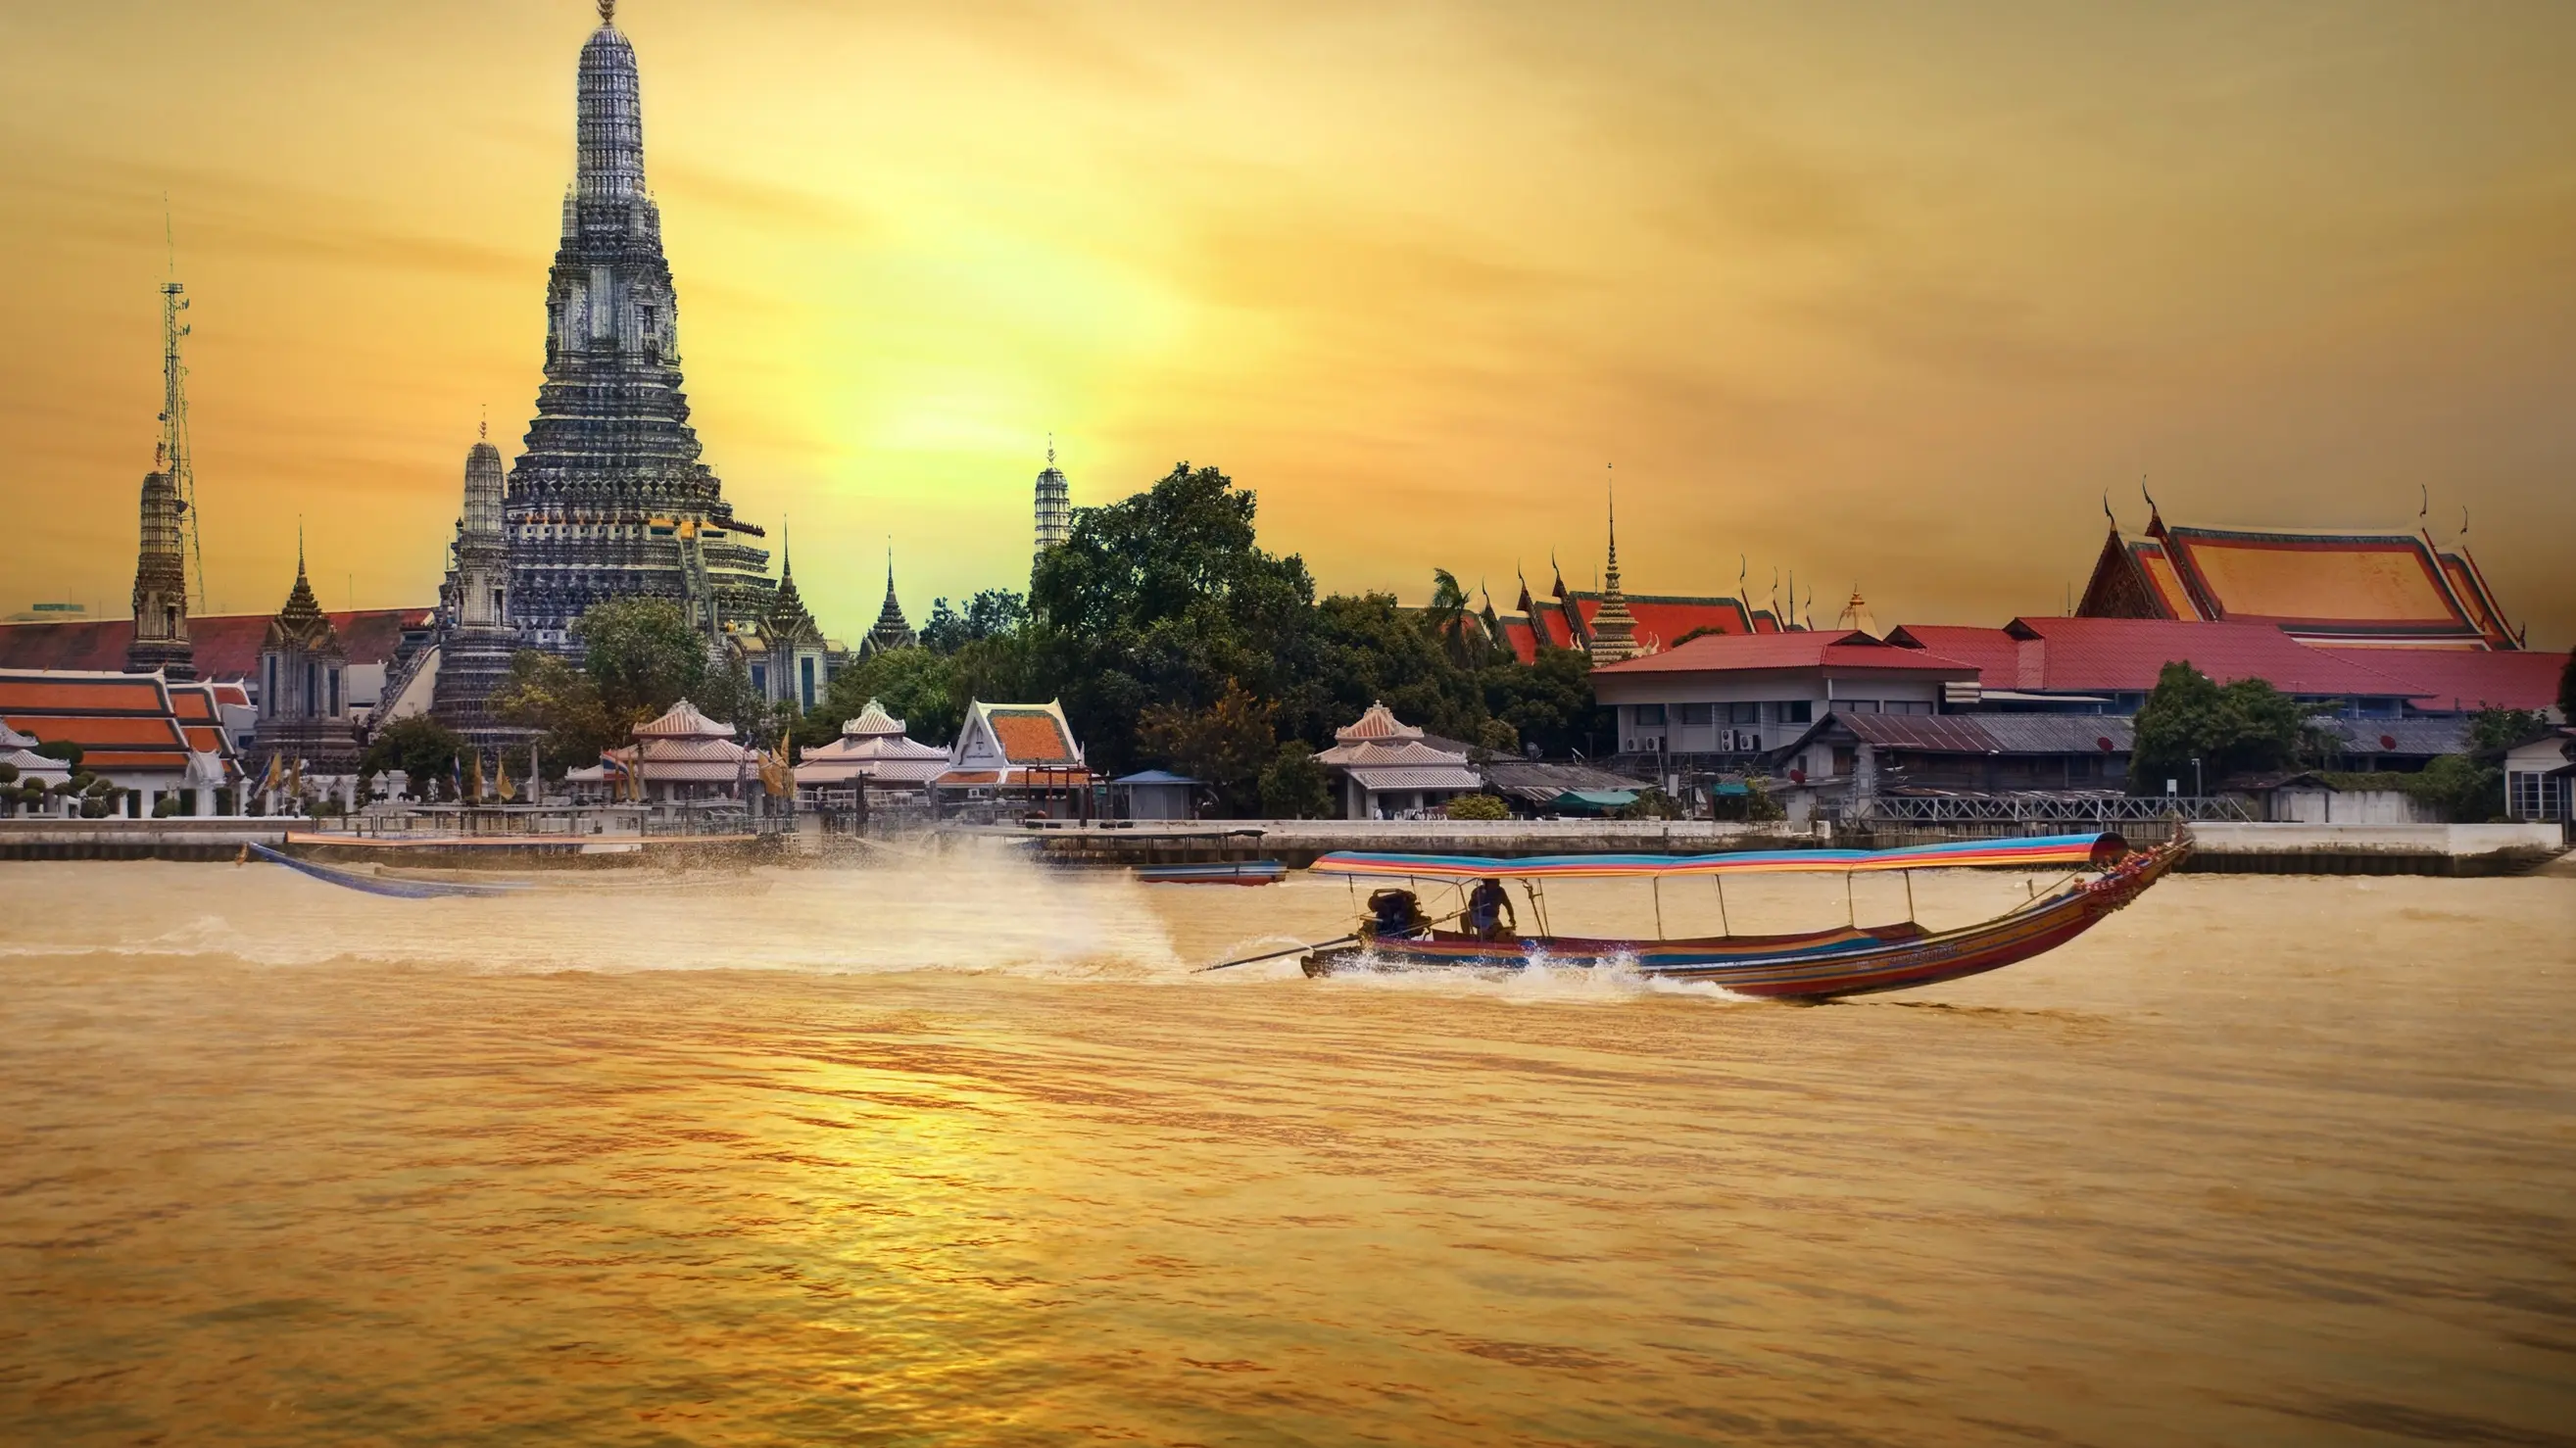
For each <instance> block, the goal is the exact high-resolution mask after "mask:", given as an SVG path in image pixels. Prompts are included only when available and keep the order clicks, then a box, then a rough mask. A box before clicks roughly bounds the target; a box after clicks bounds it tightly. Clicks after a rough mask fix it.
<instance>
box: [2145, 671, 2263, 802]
mask: <svg viewBox="0 0 2576 1448" xmlns="http://www.w3.org/2000/svg"><path fill="white" fill-rule="evenodd" d="M2306 723H2307V714H2306V711H2305V710H2303V709H2301V708H2300V707H2299V704H2298V701H2297V700H2295V699H2292V698H2291V697H2290V696H2288V695H2287V694H2284V693H2282V692H2281V691H2280V690H2278V689H2275V688H2273V687H2272V686H2271V685H2270V684H2268V683H2265V682H2264V681H2263V680H2261V679H2239V680H2237V681H2236V682H2235V683H2232V684H2228V685H2226V686H2224V687H2221V686H2220V685H2218V684H2216V683H2214V682H2212V681H2211V680H2210V678H2209V677H2208V676H2207V675H2205V674H2203V673H2201V672H2200V671H2198V670H2197V669H2194V668H2193V667H2192V666H2191V664H2190V663H2189V662H2188V661H2184V662H2178V663H2168V664H2166V665H2165V666H2164V669H2163V671H2162V672H2161V673H2160V674H2159V675H2158V676H2157V678H2156V687H2155V690H2154V692H2152V693H2150V694H2148V695H2147V701H2146V704H2145V705H2144V706H2143V707H2141V708H2140V709H2139V710H2138V717H2137V724H2136V728H2137V742H2136V744H2135V746H2134V749H2133V752H2132V754H2131V756H2130V763H2129V789H2130V791H2131V792H2132V793H2135V794H2162V793H2163V792H2164V787H2165V786H2164V782H2165V781H2166V780H2168V779H2178V780H2184V781H2190V780H2191V779H2192V763H2191V762H2192V761H2193V760H2194V759H2198V760H2199V761H2200V787H2201V788H2215V787H2216V786H2217V785H2218V783H2219V781H2221V780H2223V779H2225V778H2227V777H2228V776H2229V775H2231V774H2237V773H2242V772H2247V771H2255V770H2270V769H2283V768H2287V767H2289V766H2290V765H2291V764H2292V763H2294V762H2295V761H2296V760H2297V758H2298V751H2299V742H2300V739H2301V736H2302V733H2303V731H2304V729H2305V726H2306Z"/></svg>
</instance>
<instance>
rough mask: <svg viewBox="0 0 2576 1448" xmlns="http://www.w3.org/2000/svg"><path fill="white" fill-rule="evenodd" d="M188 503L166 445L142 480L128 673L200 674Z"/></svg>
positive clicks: (156, 452)
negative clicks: (191, 619)
mask: <svg viewBox="0 0 2576 1448" xmlns="http://www.w3.org/2000/svg"><path fill="white" fill-rule="evenodd" d="M186 508H187V504H186V503H185V502H183V501H182V500H181V499H180V497H179V484H178V480H177V479H176V478H174V477H172V476H171V473H170V461H169V452H168V450H167V448H166V446H156V447H155V448H154V449H153V452H152V471H151V472H149V473H146V474H144V477H143V507H142V524H143V526H142V532H141V537H140V539H139V543H138V546H137V547H136V549H135V553H134V639H133V642H131V643H129V644H127V645H126V648H125V671H126V672H127V673H129V674H149V673H152V672H154V671H156V670H157V671H159V672H160V673H162V674H165V675H167V676H168V677H170V678H173V679H193V678H195V677H196V676H197V667H196V653H195V650H194V649H193V647H192V646H191V645H190V644H189V642H188V569H187V555H186V553H185V552H184V548H185V544H186V538H185V535H184V534H183V533H182V532H181V531H180V524H179V517H180V514H181V513H182V512H183V511H185V510H186Z"/></svg>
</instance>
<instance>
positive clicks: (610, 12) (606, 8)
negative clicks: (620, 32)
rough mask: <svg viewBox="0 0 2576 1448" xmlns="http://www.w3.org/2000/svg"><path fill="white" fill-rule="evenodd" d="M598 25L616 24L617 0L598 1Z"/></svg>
mask: <svg viewBox="0 0 2576 1448" xmlns="http://www.w3.org/2000/svg"><path fill="white" fill-rule="evenodd" d="M599 23H600V24H602V25H614V24H616V23H617V0H599Z"/></svg>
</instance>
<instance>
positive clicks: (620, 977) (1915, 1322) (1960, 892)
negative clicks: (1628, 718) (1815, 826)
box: [0, 857, 2576, 1445]
mask: <svg viewBox="0 0 2576 1448" xmlns="http://www.w3.org/2000/svg"><path fill="white" fill-rule="evenodd" d="M637 883H639V884H641V885H643V886H645V887H646V888H644V889H643V890H641V891H639V892H635V893H625V892H602V891H598V890H596V889H585V890H583V891H582V892H581V893H577V894H552V895H548V896H546V897H543V898H535V899H512V900H498V901H492V900H438V901H419V902H415V901H402V900H386V899H378V898H374V897H370V896H364V895H359V894H354V893H351V892H347V891H343V890H339V889H336V888H334V887H332V886H329V885H325V884H322V883H319V882H316V881H312V880H308V879H304V878H301V877H299V876H295V875H292V874H289V873H287V872H285V871H283V870H280V869H276V868H273V867H262V866H253V867H249V868H242V869H236V868H230V867H225V866H208V865H181V864H124V865H116V864H59V865H54V864H16V865H0V1443H8V1444H22V1443H23V1444H48V1445H50V1444H126V1443H169V1444H192V1443H226V1444H315V1445H321V1444H329V1445H343V1444H403V1445H410V1444H423V1445H426V1444H442V1445H443V1444H521V1443H545V1444H636V1445H645V1444H652V1445H678V1444H707V1445H716V1444H725V1445H734V1444H809V1443H810V1444H841V1443H865V1444H873V1443H888V1444H940V1443H976V1444H980V1443H997V1444H1023V1443H1025V1444H1055V1443H1082V1442H1115V1443H1142V1444H1221V1443H1225V1444H1231V1443H1242V1444H1299V1443H1307V1444H1339V1443H1396V1444H1461V1445H1465V1444H1479V1445H1481V1444H1556V1443H1601V1444H1699V1443H1729V1442H1770V1443H1799V1444H1823V1445H1834V1444H1857V1443H1957V1444H1986V1443H2010V1442H2022V1443H2044V1444H2075V1443H2097V1444H2112V1443H2119V1444H2191V1443H2225V1444H2329V1443H2332V1444H2345V1443H2357V1444H2422V1443H2437V1442H2438V1443H2468V1444H2487V1445H2497V1444H2501V1445H2549V1444H2576V1055H2571V1039H2576V944H2571V942H2576V879H2567V878H2525V879H2512V880H2457V881H2453V880H2421V879H2370V880H2352V879H2322V878H2311V879H2287V878H2253V877H2242V876H2184V877H2177V878H2173V879H2169V880H2167V881H2166V882H2164V883H2162V884H2160V885H2159V886H2157V887H2156V888H2155V889H2154V890H2152V891H2151V892H2149V893H2148V895H2147V896H2146V897H2145V898H2144V899H2143V900H2141V901H2140V902H2139V903H2138V904H2137V905H2135V906H2133V907H2132V908H2131V909H2129V910H2128V911H2126V912H2124V913H2122V914H2120V915H2118V916H2115V917H2113V918H2112V919H2111V920H2110V921H2109V922H2108V923H2107V924H2105V925H2103V926H2102V927H2100V928H2099V929H2097V930H2096V931H2095V932H2094V933H2093V934H2091V935H2090V936H2087V937H2086V938H2084V939H2082V940H2080V941H2078V942H2076V943H2075V944H2074V945H2072V946H2070V947H2068V948H2066V949H2064V950H2061V951H2059V952H2057V953H2055V954H2052V955H2049V956H2045V957H2042V958H2040V959H2038V960H2035V961H2030V962H2027V963H2024V964H2022V965H2018V966H2014V967H2011V968H2009V969H2007V970H2004V971H2002V972H1999V973H1997V974H1994V975H1989V976H1985V977H1981V978H1978V979H1975V980H1971V981H1966V982H1960V983H1956V984H1952V985H1948V986H1943V987H1938V988H1934V989H1926V990H1921V991H1916V992H1911V993H1905V994H1898V995H1890V996H1881V997H1874V998H1871V999H1868V1000H1865V1001H1859V1002H1851V1003H1845V1004H1837V1005H1831V1006H1823V1007H1796V1006H1786V1005H1779V1004H1770V1003H1756V1002H1745V1001H1738V1000H1733V999H1730V998H1728V997H1725V996H1723V995H1720V994H1717V993H1715V992H1712V991H1709V990H1706V989H1700V988H1685V989H1671V990H1665V989H1656V988H1653V987H1650V986H1648V985H1646V984H1643V983H1641V982H1639V981H1637V980H1636V979H1634V978H1633V977H1629V976H1623V975H1621V974H1619V973H1615V972H1612V973H1601V974H1577V973H1567V974H1564V975H1546V976H1539V977H1531V978H1525V979H1517V980H1512V981H1508V982H1499V983H1497V982H1478V981H1466V980H1447V981H1426V980H1422V979H1419V978H1407V979H1396V978H1377V979H1369V978H1361V979H1352V980H1341V979H1336V980H1329V981H1308V980H1305V979H1303V978H1302V977H1300V976H1298V975H1297V973H1296V968H1295V965H1294V963H1293V961H1283V962H1279V963H1276V964H1272V965H1261V966H1253V967H1248V968H1245V969H1243V970H1239V971H1232V972H1226V973H1222V974H1216V975H1198V976H1192V975H1190V974H1189V973H1188V972H1189V969H1190V967H1191V966H1194V965H1199V964H1204V963H1207V962H1209V961H1212V960H1216V959H1220V958H1223V957H1225V956H1226V955H1227V954H1229V953H1236V952H1248V951H1250V950H1254V949H1258V948H1259V947H1261V946H1262V945H1264V944H1266V943H1281V942H1285V941H1288V940H1293V939H1298V938H1304V939H1316V938H1321V937H1323V936H1327V935H1331V934H1333V933H1335V932H1337V931H1338V930H1339V929H1340V928H1342V927H1343V926H1344V925H1345V923H1346V921H1347V918H1348V917H1347V914H1346V904H1347V900H1346V896H1345V892H1344V889H1343V887H1342V886H1340V885H1338V884H1328V883H1325V882H1320V881H1313V880H1306V879H1299V880H1296V881H1293V882H1292V883H1290V884H1287V885H1284V886H1279V887H1274V888H1269V889H1229V888H1209V887H1175V886H1157V887H1146V886H1139V885H1137V884H1134V883H1133V882H1132V881H1129V880H1128V879H1126V878H1124V877H1123V876H1117V875H1108V874H1072V873H1049V872H1045V871H1041V870H1039V869H1037V868H1035V867H1032V866H1028V865H1025V864H1020V863H1017V862H1014V861H1010V860H1007V859H999V858H981V857H978V858H969V859H950V860H945V861H939V862H932V863H922V864H908V865H899V866H887V867H883V868H878V869H872V870H850V871H826V870H813V871H762V872H758V873H755V874H751V875H745V876H697V877H685V878H665V877H660V876H639V877H637ZM2027 888H2028V887H2027V884H2026V883H2025V881H2024V880H2023V879H2022V878H2021V877H2017V876H2009V875H2007V876H1995V875H1925V876H1922V877H1920V878H1918V880H1917V882H1916V890H1917V900H1916V905H1917V908H1918V909H1919V910H1920V912H1921V914H1922V917H1923V918H1924V919H1925V920H1926V921H1927V922H1930V923H1934V924H1942V923H1952V922H1957V921H1962V920H1966V919H1970V918H1974V917H1977V916H1980V915H1983V914H1987V913H1991V912H1992V911H1994V910H1996V909H1999V908H2002V907H2003V906H2005V905H2008V904H2010V903H2011V902H2013V901H2015V900H2018V899H2021V898H2023V897H2024V896H2025V894H2026V893H2027ZM1552 893H1553V898H1552V899H1551V902H1550V903H1551V906H1552V915H1553V919H1554V923H1555V924H1556V925H1557V927H1558V928H1560V929H1573V928H1578V927H1607V928H1616V927H1617V926H1619V925H1620V924H1621V923H1623V922H1634V921H1637V920H1639V919H1643V920H1645V921H1646V922H1648V923H1649V924H1650V923H1651V920H1652V914H1651V911H1652V908H1653V904H1654V902H1653V900H1652V899H1651V897H1650V896H1649V894H1648V893H1647V892H1646V891H1645V890H1644V889H1643V888H1642V887H1638V888H1629V887H1627V886H1626V885H1624V884H1620V885H1593V886H1575V885H1563V886H1560V887H1559V888H1558V889H1557V891H1555V892H1552ZM1686 896H1687V897H1689V898H1684V897H1686ZM1729 903H1730V905H1731V907H1732V909H1733V918H1734V923H1735V924H1736V925H1737V926H1738V928H1766V927H1768V928H1791V927H1793V926H1795V925H1802V924H1803V925H1819V924H1826V923H1832V922H1833V921H1835V920H1838V919H1839V918H1840V917H1841V915H1842V914H1843V912H1844V910H1845V908H1846V906H1845V902H1844V898H1843V889H1842V886H1841V884H1840V883H1839V882H1835V881H1823V880H1816V879H1780V880H1768V881H1760V882H1755V883H1752V884H1747V885H1744V886H1730V887H1729ZM1710 905H1711V902H1710V901H1709V900H1706V899H1701V898H1698V897H1696V896H1695V895H1692V894H1691V892H1688V891H1681V890H1678V889H1677V888H1675V887H1668V890H1667V894H1666V896H1665V899H1664V908H1665V910H1666V912H1667V917H1668V920H1667V924H1668V928H1671V929H1673V930H1675V931H1676V932H1679V931H1682V930H1694V929H1702V928H1706V927H1707V926H1708V925H1710V924H1713V923H1714V911H1713V909H1710V908H1707V907H1709V906H1710ZM1852 908H1854V909H1856V910H1857V911H1858V912H1859V914H1860V916H1861V917H1862V918H1864V919H1868V918H1872V917H1886V916H1900V917H1901V916H1902V914H1903V913H1904V911H1905V908H1906V906H1905V901H1904V899H1903V897H1902V895H1901V894H1899V893H1898V892H1897V882H1891V881H1884V880H1872V881H1866V882H1863V883H1862V885H1861V886H1860V887H1859V891H1858V893H1857V896H1856V898H1855V900H1854V902H1853V905H1852Z"/></svg>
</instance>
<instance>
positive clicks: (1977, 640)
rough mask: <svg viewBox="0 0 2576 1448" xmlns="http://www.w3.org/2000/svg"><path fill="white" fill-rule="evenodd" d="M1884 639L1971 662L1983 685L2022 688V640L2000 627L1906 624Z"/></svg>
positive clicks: (1893, 629) (1968, 663) (1963, 661)
mask: <svg viewBox="0 0 2576 1448" xmlns="http://www.w3.org/2000/svg"><path fill="white" fill-rule="evenodd" d="M1887 641H1888V642H1889V643H1891V644H1894V645H1896V646H1897V647H1898V648H1905V649H1921V650H1923V651H1924V652H1926V653H1930V654H1938V655H1939V656H1941V657H1942V658H1945V659H1957V660H1958V661H1959V662H1961V663H1963V664H1967V665H1970V666H1971V667H1973V668H1975V669H1976V671H1977V677H1978V680H1979V682H1980V684H1981V685H1982V686H1983V687H1985V688H1988V689H2015V688H2021V687H2023V685H2022V684H2021V683H2020V682H2019V681H2020V678H2021V650H2022V643H2021V640H2019V639H2016V638H2014V637H2013V636H2012V635H2011V634H2010V633H2009V632H2007V631H2005V630H2003V629H1999V628H1977V627H1975V626H1973V625H1969V624H1949V623H1909V624H1904V625H1901V626H1899V627H1896V628H1892V629H1889V630H1888V631H1887ZM2031 687H2036V685H2033V686H2031Z"/></svg>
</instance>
